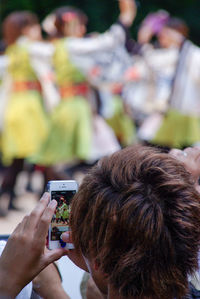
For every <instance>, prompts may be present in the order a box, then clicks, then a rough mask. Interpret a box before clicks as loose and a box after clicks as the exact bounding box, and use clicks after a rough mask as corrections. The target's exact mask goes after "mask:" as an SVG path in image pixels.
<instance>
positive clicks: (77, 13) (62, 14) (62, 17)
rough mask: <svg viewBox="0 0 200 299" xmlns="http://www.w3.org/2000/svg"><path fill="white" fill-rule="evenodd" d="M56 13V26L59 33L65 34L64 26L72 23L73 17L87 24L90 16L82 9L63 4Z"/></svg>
mask: <svg viewBox="0 0 200 299" xmlns="http://www.w3.org/2000/svg"><path fill="white" fill-rule="evenodd" d="M53 13H54V15H55V27H56V29H57V32H58V35H63V26H64V24H66V23H70V21H71V20H72V19H73V18H77V19H78V20H79V22H80V23H81V24H83V25H85V26H86V25H87V22H88V18H87V16H86V15H85V14H84V12H82V11H81V10H80V9H78V8H75V7H72V6H63V7H59V8H57V9H56V10H55V11H54V12H53Z"/></svg>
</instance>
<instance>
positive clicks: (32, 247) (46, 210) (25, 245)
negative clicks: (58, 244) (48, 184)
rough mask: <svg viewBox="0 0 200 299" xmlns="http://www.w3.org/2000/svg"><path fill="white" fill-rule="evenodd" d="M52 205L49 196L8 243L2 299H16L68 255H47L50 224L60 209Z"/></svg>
mask: <svg viewBox="0 0 200 299" xmlns="http://www.w3.org/2000/svg"><path fill="white" fill-rule="evenodd" d="M48 203H49V194H48V193H45V194H44V195H43V197H42V198H41V200H40V202H39V203H38V204H37V206H36V208H35V209H34V210H33V211H32V212H31V214H30V215H29V216H25V217H24V219H23V221H22V222H21V223H20V224H19V225H18V226H17V228H16V229H15V231H14V232H13V233H12V235H11V236H10V238H9V239H8V242H7V244H6V247H5V249H4V251H3V253H2V256H1V257H0V296H2V298H3V296H5V298H6V297H8V298H15V296H16V295H17V294H18V293H19V292H20V291H21V289H22V288H23V287H24V286H25V285H26V284H28V283H29V282H30V281H31V280H32V279H33V278H34V277H35V276H36V275H38V274H39V273H40V271H42V270H43V269H44V268H45V267H47V266H48V265H49V264H50V263H52V262H53V261H55V260H57V259H59V258H60V257H61V256H63V255H65V253H66V251H65V250H64V249H56V250H52V251H45V243H46V236H47V233H48V228H49V224H50V222H51V219H52V216H53V214H54V211H55V208H56V205H57V202H56V201H55V200H52V201H51V202H50V204H48ZM5 282H9V283H5ZM0 298H1V297H0Z"/></svg>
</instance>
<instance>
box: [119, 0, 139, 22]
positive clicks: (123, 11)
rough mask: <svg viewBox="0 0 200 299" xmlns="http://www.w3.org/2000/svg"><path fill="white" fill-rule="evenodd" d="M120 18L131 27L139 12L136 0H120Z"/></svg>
mask: <svg viewBox="0 0 200 299" xmlns="http://www.w3.org/2000/svg"><path fill="white" fill-rule="evenodd" d="M119 9H120V15H119V20H120V21H121V23H122V24H123V25H125V26H128V27H130V26H131V25H132V24H133V21H134V19H135V17H136V14H137V6H136V3H135V1H134V0H119Z"/></svg>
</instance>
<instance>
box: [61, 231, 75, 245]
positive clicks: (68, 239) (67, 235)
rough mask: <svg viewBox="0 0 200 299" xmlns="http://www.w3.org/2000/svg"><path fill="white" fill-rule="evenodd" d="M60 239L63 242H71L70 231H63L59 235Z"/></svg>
mask: <svg viewBox="0 0 200 299" xmlns="http://www.w3.org/2000/svg"><path fill="white" fill-rule="evenodd" d="M61 239H62V240H63V242H65V243H73V241H72V234H71V233H70V231H68V232H65V233H63V234H62V235H61Z"/></svg>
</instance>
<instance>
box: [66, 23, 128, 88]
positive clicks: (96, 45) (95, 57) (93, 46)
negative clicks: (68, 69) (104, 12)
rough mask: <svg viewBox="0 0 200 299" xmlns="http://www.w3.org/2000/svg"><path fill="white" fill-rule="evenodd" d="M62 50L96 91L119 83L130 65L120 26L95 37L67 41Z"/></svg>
mask: <svg viewBox="0 0 200 299" xmlns="http://www.w3.org/2000/svg"><path fill="white" fill-rule="evenodd" d="M66 48H67V50H68V52H69V55H70V59H71V61H72V62H73V63H74V64H75V65H76V66H77V68H79V69H80V71H82V72H83V73H84V74H85V76H86V77H87V79H88V81H89V82H90V83H91V84H92V85H94V86H97V87H98V86H99V85H101V86H102V84H103V85H104V86H108V85H109V83H111V82H119V81H120V82H121V80H122V77H123V74H124V71H125V70H126V69H127V68H128V67H129V66H130V63H131V57H130V56H129V54H128V52H127V50H126V48H125V32H124V30H123V28H122V27H121V26H120V25H113V26H112V27H111V28H110V30H108V31H107V32H105V33H103V34H99V35H98V36H96V37H90V38H82V39H75V38H68V39H66Z"/></svg>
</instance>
